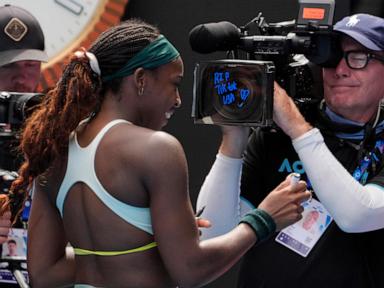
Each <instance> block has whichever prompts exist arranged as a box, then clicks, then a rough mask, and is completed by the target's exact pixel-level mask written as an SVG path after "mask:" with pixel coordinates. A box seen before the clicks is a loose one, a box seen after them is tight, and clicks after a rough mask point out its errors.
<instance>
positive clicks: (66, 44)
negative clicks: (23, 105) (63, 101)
mask: <svg viewBox="0 0 384 288" xmlns="http://www.w3.org/2000/svg"><path fill="white" fill-rule="evenodd" d="M127 3H128V0H38V1H33V0H0V5H1V6H2V5H4V4H11V5H15V6H19V7H22V8H24V9H26V10H28V11H29V12H31V14H33V15H34V16H35V17H36V18H37V19H38V20H39V22H40V25H41V28H42V29H43V32H44V35H45V49H46V52H47V54H48V57H49V60H48V63H46V64H43V67H42V68H43V71H42V79H41V81H40V85H39V86H40V87H39V90H45V89H47V88H49V87H52V86H54V85H55V83H56V82H57V80H58V79H59V77H60V75H61V71H62V67H63V64H64V62H65V61H66V60H67V58H68V57H69V56H70V55H71V53H72V52H73V51H75V50H76V49H78V48H79V47H82V46H83V47H85V48H88V47H89V45H90V44H91V43H92V42H93V41H94V40H95V39H96V38H97V36H98V35H99V34H100V33H101V32H103V31H104V30H106V29H107V28H109V27H111V26H113V25H115V24H117V23H119V22H120V19H121V17H122V16H123V14H124V11H125V7H126V5H127Z"/></svg>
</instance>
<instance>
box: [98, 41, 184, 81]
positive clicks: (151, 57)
mask: <svg viewBox="0 0 384 288" xmlns="http://www.w3.org/2000/svg"><path fill="white" fill-rule="evenodd" d="M179 55H180V53H179V52H178V51H177V50H176V48H175V47H174V46H173V45H172V44H171V43H170V42H169V41H168V40H167V39H166V38H165V37H164V36H163V35H159V37H158V38H157V39H156V40H155V41H153V42H151V43H150V44H149V45H148V46H146V47H145V48H144V49H143V50H141V51H140V52H139V53H137V54H136V55H135V56H133V57H132V58H131V59H130V60H129V61H128V62H127V63H126V64H125V66H124V67H123V68H121V69H120V70H119V71H117V72H116V73H114V74H112V75H107V76H104V77H102V79H103V82H107V81H110V80H112V79H116V78H122V77H125V76H128V75H131V74H132V73H133V72H134V71H135V69H137V68H139V67H142V68H144V69H153V68H157V67H159V66H161V65H163V64H167V63H169V62H171V61H173V60H175V59H176V58H177V57H179Z"/></svg>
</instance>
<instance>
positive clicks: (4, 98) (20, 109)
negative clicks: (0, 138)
mask: <svg viewBox="0 0 384 288" xmlns="http://www.w3.org/2000/svg"><path fill="white" fill-rule="evenodd" d="M43 96H44V94H41V93H21V92H7V91H1V92H0V125H1V126H0V129H1V130H0V131H1V133H5V134H7V133H12V132H14V131H15V130H17V129H19V128H20V126H21V125H22V123H23V122H24V120H25V119H26V118H27V117H28V116H29V115H30V113H31V112H32V109H33V107H34V106H35V105H37V104H39V103H40V102H41V100H42V97H43Z"/></svg>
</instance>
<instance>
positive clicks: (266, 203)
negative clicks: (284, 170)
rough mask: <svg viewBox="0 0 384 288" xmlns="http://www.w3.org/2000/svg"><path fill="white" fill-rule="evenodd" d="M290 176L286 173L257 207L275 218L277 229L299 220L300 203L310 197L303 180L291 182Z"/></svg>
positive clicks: (302, 209) (301, 209) (300, 216)
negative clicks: (284, 177) (281, 180)
mask: <svg viewBox="0 0 384 288" xmlns="http://www.w3.org/2000/svg"><path fill="white" fill-rule="evenodd" d="M291 177H292V174H290V175H288V176H287V178H286V179H285V180H284V181H283V182H281V183H280V185H279V186H277V187H276V188H275V189H274V190H272V192H270V193H269V194H268V196H267V197H265V199H264V200H263V202H261V203H260V205H259V207H257V208H259V209H262V210H264V211H265V212H267V213H268V214H269V215H270V216H271V217H272V218H273V219H274V220H275V223H276V230H277V231H279V230H281V229H283V228H285V227H286V226H288V225H291V224H293V223H295V222H296V221H298V220H300V219H301V218H302V215H301V213H302V212H303V211H304V208H303V207H302V206H301V203H302V202H303V201H305V200H307V199H310V198H311V192H309V191H308V190H307V185H306V183H305V181H299V182H297V183H295V184H292V182H291V179H290V178H291Z"/></svg>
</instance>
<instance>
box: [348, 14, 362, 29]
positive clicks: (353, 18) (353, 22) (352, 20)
mask: <svg viewBox="0 0 384 288" xmlns="http://www.w3.org/2000/svg"><path fill="white" fill-rule="evenodd" d="M359 22H360V19H359V18H357V15H353V16H351V17H349V19H348V22H347V24H345V26H347V27H353V26H355V25H356V24H357V23H359Z"/></svg>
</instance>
